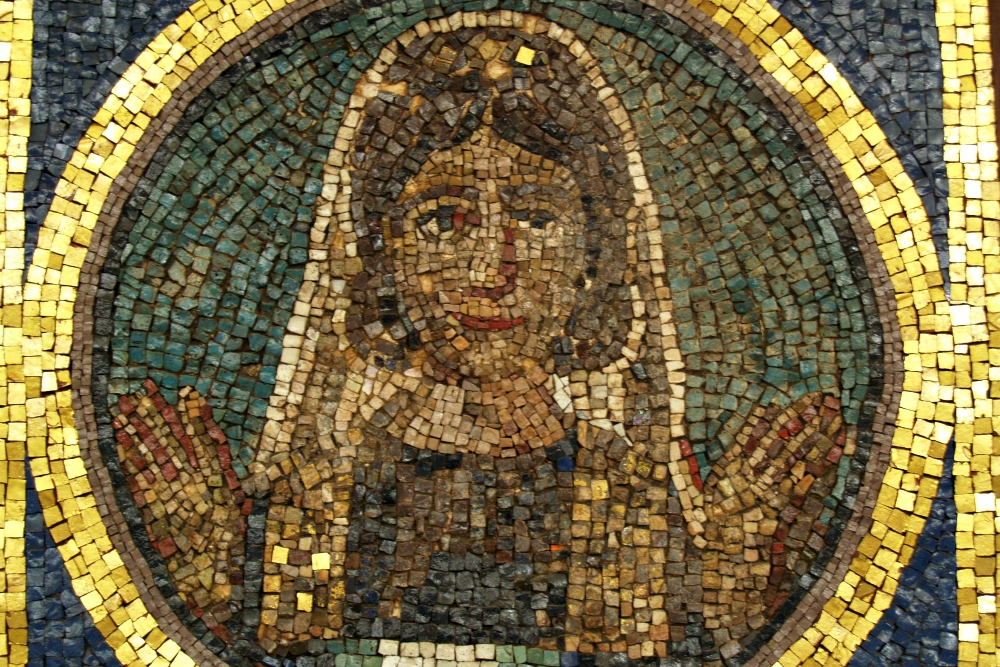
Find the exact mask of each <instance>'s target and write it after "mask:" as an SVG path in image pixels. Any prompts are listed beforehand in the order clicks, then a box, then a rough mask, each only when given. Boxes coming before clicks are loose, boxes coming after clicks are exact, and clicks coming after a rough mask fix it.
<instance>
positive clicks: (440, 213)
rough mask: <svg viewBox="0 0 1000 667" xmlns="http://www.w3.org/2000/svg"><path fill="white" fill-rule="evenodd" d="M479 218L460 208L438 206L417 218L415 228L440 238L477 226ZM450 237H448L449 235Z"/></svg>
mask: <svg viewBox="0 0 1000 667" xmlns="http://www.w3.org/2000/svg"><path fill="white" fill-rule="evenodd" d="M478 224H479V216H478V215H476V214H475V213H470V212H469V211H467V210H466V209H465V208H463V207H461V206H440V207H438V208H437V210H435V211H428V212H427V213H423V214H422V215H420V216H419V217H418V218H417V227H419V228H420V229H421V230H422V231H423V232H424V233H427V234H433V235H434V236H441V235H444V234H447V233H448V232H452V231H455V232H460V231H462V230H463V229H464V228H465V226H466V225H478ZM449 236H450V235H449Z"/></svg>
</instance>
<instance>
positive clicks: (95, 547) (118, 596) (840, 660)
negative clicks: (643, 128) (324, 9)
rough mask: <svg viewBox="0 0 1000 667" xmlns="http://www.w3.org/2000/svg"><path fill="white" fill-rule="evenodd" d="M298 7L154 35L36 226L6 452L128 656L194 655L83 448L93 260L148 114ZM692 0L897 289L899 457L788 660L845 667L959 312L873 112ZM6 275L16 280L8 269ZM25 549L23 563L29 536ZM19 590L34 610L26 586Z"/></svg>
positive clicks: (940, 405) (877, 602) (726, 13)
mask: <svg viewBox="0 0 1000 667" xmlns="http://www.w3.org/2000/svg"><path fill="white" fill-rule="evenodd" d="M285 4H286V3H285V0H271V1H270V2H268V1H263V0H262V1H261V2H253V1H252V0H236V1H234V2H223V1H221V0H211V1H206V0H199V1H198V2H196V3H195V4H194V5H192V6H191V7H190V8H189V9H188V10H187V11H186V12H185V13H184V14H182V15H181V17H180V18H178V19H177V21H175V22H174V23H173V24H172V25H171V26H169V27H168V28H166V29H165V30H164V31H163V32H162V33H161V34H160V35H158V36H157V37H156V38H155V39H154V40H153V42H152V43H151V44H150V46H149V47H148V48H147V49H146V50H145V51H144V52H143V53H142V54H141V55H140V56H139V58H138V59H137V60H136V62H135V64H133V65H132V66H131V67H129V69H128V70H127V71H126V72H125V74H124V75H123V77H122V78H121V80H120V81H119V83H118V84H117V85H116V86H115V88H114V90H113V91H112V94H111V95H110V96H109V98H108V100H107V102H105V104H104V106H103V107H102V108H101V110H100V111H99V112H98V114H97V116H96V117H95V119H94V123H93V124H92V125H91V127H90V129H89V130H88V131H87V133H86V135H85V137H84V138H83V139H82V140H81V142H80V145H79V146H78V148H77V150H76V151H75V152H74V154H73V156H72V158H71V160H70V162H69V164H68V165H67V167H66V170H65V172H64V175H63V178H62V180H61V181H60V182H59V184H58V186H57V188H56V197H55V199H54V201H53V203H52V207H51V210H50V213H49V215H48V217H47V218H46V220H45V224H44V227H43V228H42V230H41V232H40V234H39V240H38V249H37V251H36V252H35V256H34V259H33V261H32V264H31V266H30V268H29V270H28V278H27V283H26V284H25V287H24V294H23V305H22V304H21V303H20V297H21V295H20V293H19V292H18V293H17V299H16V301H17V302H18V303H14V302H13V301H15V299H14V298H13V296H12V297H11V303H10V310H9V312H10V313H11V321H12V322H15V323H16V324H21V325H22V326H23V334H24V340H23V343H20V345H13V348H12V349H11V350H10V351H8V352H7V359H6V362H7V366H6V375H5V376H4V380H5V381H6V378H10V380H9V383H8V385H7V386H8V390H7V392H8V395H7V399H8V400H7V404H8V405H9V406H10V407H9V408H7V410H8V419H7V422H8V426H7V428H8V433H7V434H6V436H7V437H6V438H5V439H4V442H5V443H6V444H7V448H8V449H7V451H8V452H10V451H15V450H16V451H20V452H21V453H22V454H23V453H24V449H25V447H26V448H27V454H28V455H29V456H30V457H31V467H32V472H33V473H34V475H35V479H36V484H37V487H38V490H39V498H40V501H41V504H42V507H43V510H44V515H45V519H46V523H47V524H48V525H49V527H50V529H51V530H52V533H53V537H54V538H55V539H56V542H57V543H58V544H59V548H60V551H61V552H62V554H63V557H64V559H65V560H66V564H67V568H68V570H69V573H70V575H71V577H72V580H73V586H74V589H75V590H76V592H77V593H78V594H79V595H80V597H81V600H82V601H83V604H84V606H85V607H87V609H88V610H89V611H90V613H91V615H92V616H93V618H94V621H95V623H96V624H97V627H98V628H99V629H100V630H101V632H102V633H103V634H104V635H105V636H106V637H107V638H108V642H109V643H110V645H111V646H112V648H113V649H114V650H115V652H116V654H117V656H118V658H119V659H120V660H121V661H122V662H123V664H126V665H130V664H135V665H138V664H156V665H164V666H165V665H168V664H172V665H176V666H177V667H188V666H189V665H193V664H194V661H193V660H192V659H191V658H190V656H188V655H187V654H185V653H184V652H183V651H182V650H181V649H180V647H179V646H178V645H177V644H176V643H175V642H174V641H173V640H171V639H169V638H167V637H166V635H165V634H164V633H163V632H162V631H161V630H160V629H159V628H158V626H157V623H156V621H155V619H154V618H153V617H152V615H151V614H150V613H149V611H148V610H147V608H146V607H145V605H144V604H143V601H142V600H141V598H140V597H139V595H138V591H137V590H136V588H135V586H134V584H133V583H132V581H131V579H130V577H129V574H128V572H127V571H126V569H125V567H124V564H123V563H122V560H121V558H120V556H119V554H118V553H116V551H115V550H114V548H113V546H112V545H111V542H110V539H109V538H108V534H107V531H106V528H105V527H104V524H103V523H102V521H101V517H100V515H99V513H98V511H97V509H96V507H95V500H94V497H93V495H92V493H91V488H90V486H89V482H88V479H87V475H86V470H85V469H84V466H83V461H82V459H81V458H80V455H79V447H78V442H77V434H76V430H75V428H74V419H73V410H72V405H71V390H70V375H69V351H70V347H71V338H72V330H73V327H72V317H73V306H74V301H75V298H76V288H77V285H78V282H79V272H80V267H81V266H82V265H83V262H84V259H85V256H86V253H87V249H88V246H89V243H90V237H91V231H92V230H93V228H94V226H95V225H96V222H97V219H98V215H99V214H100V212H101V209H102V207H103V205H104V203H105V201H106V198H107V196H108V192H109V190H110V188H111V186H112V183H113V181H114V179H115V178H116V177H117V176H118V175H119V173H120V172H121V171H122V169H123V168H124V166H125V164H126V162H127V161H128V159H129V157H130V156H131V155H132V153H133V151H134V150H135V145H136V144H137V142H138V141H139V139H140V137H141V136H142V135H143V132H144V131H145V130H146V128H147V127H148V125H149V123H150V121H151V119H152V118H154V117H155V116H156V115H157V114H159V112H160V110H161V109H162V108H163V106H164V104H165V103H166V102H167V101H168V100H169V99H170V98H171V96H172V95H173V92H174V91H175V90H176V89H177V87H178V86H179V85H180V83H182V82H183V81H184V80H185V79H186V78H187V77H188V76H190V75H191V74H192V72H194V71H195V70H196V69H197V68H198V66H200V65H201V64H202V63H204V62H205V60H206V59H207V58H208V57H209V56H211V55H212V54H213V53H215V52H217V51H218V50H219V48H221V46H222V45H224V44H225V43H227V42H228V41H230V40H232V39H233V38H235V37H237V36H238V35H240V34H242V33H244V32H245V31H247V30H248V29H249V28H250V27H251V26H253V25H255V24H256V23H257V22H259V21H261V20H262V19H264V18H265V17H267V16H269V15H270V14H272V13H273V12H275V11H278V10H279V9H281V8H282V7H283V6H284V5H285ZM692 4H694V5H695V6H696V7H698V8H700V9H701V10H702V11H704V12H705V13H706V14H707V15H708V16H710V17H711V18H712V19H713V20H714V21H716V22H717V23H719V24H720V25H722V26H724V27H725V28H727V29H728V30H730V31H731V32H732V33H733V34H734V35H736V36H737V37H739V39H740V40H742V41H743V42H744V43H745V44H747V46H748V47H749V48H750V50H751V51H752V52H753V53H754V54H755V55H756V56H757V57H758V58H759V59H760V62H761V64H762V65H763V67H764V69H765V70H767V71H768V72H770V73H771V74H772V75H773V76H774V78H775V79H776V80H777V81H778V82H779V83H780V84H781V85H783V86H784V87H785V89H786V90H787V91H788V92H789V93H791V94H792V95H794V96H795V97H796V98H797V99H798V100H799V101H800V102H801V103H802V105H803V107H804V108H805V109H806V111H807V113H808V114H809V115H810V116H811V118H812V119H813V121H814V122H815V123H816V125H817V127H818V128H819V129H820V130H821V131H822V133H823V135H824V136H825V137H826V141H827V145H828V146H829V148H830V150H831V151H832V152H833V154H834V155H835V156H836V157H837V158H838V159H839V160H840V162H841V164H842V165H843V169H844V171H845V173H846V175H847V176H848V177H849V178H850V179H851V181H852V183H853V184H854V188H855V190H856V191H857V194H858V196H859V198H860V200H861V203H862V206H863V209H864V211H865V214H866V215H867V218H868V220H869V222H870V223H871V226H872V229H873V232H874V237H875V239H876V242H877V243H878V244H879V248H880V251H881V254H882V257H883V259H884V261H885V264H886V266H887V267H888V272H889V275H890V277H891V279H892V282H893V285H894V287H895V291H896V295H895V296H896V304H897V316H898V318H899V323H900V328H901V332H902V337H903V346H904V353H905V362H904V363H905V381H904V388H903V394H902V397H901V401H900V407H899V417H898V420H897V428H896V431H895V436H894V441H893V449H892V463H891V465H890V468H889V470H888V471H887V473H886V476H885V479H884V480H883V484H882V487H881V492H880V494H879V497H878V503H877V506H876V508H875V509H874V511H873V519H874V524H873V527H872V529H871V532H870V534H869V535H867V536H866V537H865V539H864V540H863V541H862V543H861V545H860V546H859V549H858V555H857V557H856V558H855V559H854V561H853V562H852V565H851V570H850V571H849V572H848V574H847V575H846V577H845V579H844V581H843V582H842V583H841V584H840V587H839V589H838V590H837V592H836V595H835V596H834V597H833V598H832V599H831V600H830V601H829V602H828V603H827V605H826V607H825V608H824V610H823V612H822V615H821V616H820V618H819V619H818V621H817V622H816V624H815V625H814V626H813V627H812V628H810V629H808V630H807V631H806V632H805V634H804V636H803V637H802V638H801V639H799V640H798V641H797V642H796V643H795V644H793V645H792V647H791V649H790V650H789V651H787V652H786V654H785V655H784V656H782V658H781V660H780V664H782V665H786V666H788V667H790V666H792V665H800V664H802V665H824V664H839V665H843V664H846V662H847V660H848V659H849V658H850V656H851V654H852V653H853V651H854V649H855V648H856V647H857V646H858V644H859V643H860V642H861V641H862V640H863V639H864V638H865V637H867V635H868V633H869V632H870V631H871V629H872V628H873V627H874V625H875V623H876V622H877V621H878V620H879V618H880V617H881V614H882V612H883V611H884V610H885V609H887V608H888V607H889V604H890V602H891V600H892V596H893V593H894V592H895V589H896V585H897V581H898V577H899V573H900V571H901V570H902V568H903V567H904V566H905V564H906V563H907V562H908V561H909V558H910V555H911V554H912V551H913V546H914V545H915V543H916V539H917V537H918V536H919V534H920V532H921V530H922V528H923V525H924V518H925V517H926V516H927V515H928V513H929V511H930V507H931V503H932V501H933V498H934V497H935V495H936V493H937V478H938V476H939V475H940V474H941V471H942V458H943V456H944V453H945V448H946V445H947V443H948V441H949V440H950V439H951V436H952V434H953V432H954V421H955V404H954V400H953V397H954V387H955V373H954V372H950V373H949V372H945V371H939V370H938V368H939V367H940V368H942V369H949V368H954V366H955V350H954V341H953V339H952V334H951V316H950V311H949V307H948V303H947V301H946V300H945V293H944V290H943V287H942V281H941V276H940V272H939V270H938V264H937V258H936V256H935V252H934V247H933V243H932V241H931V235H930V226H929V222H928V219H927V216H926V213H925V211H924V209H923V206H922V203H921V201H920V198H919V197H918V195H917V193H916V191H915V190H914V187H913V183H912V182H911V180H910V178H909V177H908V176H907V175H906V174H905V172H904V171H903V168H902V165H901V163H900V161H899V159H898V157H897V156H896V154H895V152H894V151H893V150H892V148H891V147H890V146H889V143H888V141H887V139H886V137H885V135H884V134H883V133H882V131H881V130H880V129H879V127H878V125H877V123H876V121H875V118H874V117H873V116H872V114H871V113H870V112H869V111H868V110H867V109H865V108H864V106H863V104H862V103H861V101H860V100H859V99H858V97H857V96H856V95H855V94H854V93H853V91H852V90H851V88H850V86H849V85H848V83H847V82H846V80H845V79H844V78H843V77H842V76H841V75H840V74H839V72H838V71H837V69H836V68H835V67H834V66H833V65H832V64H831V63H830V62H829V61H828V60H827V59H826V58H825V57H824V56H823V55H822V54H821V53H820V52H819V51H817V50H816V49H815V48H814V47H813V46H812V45H811V44H810V43H809V42H808V41H807V40H806V39H805V38H804V37H803V36H802V34H801V33H799V32H798V31H797V30H795V29H794V28H792V27H791V25H790V24H788V22H787V21H785V19H783V18H782V17H781V16H780V14H779V13H778V11H777V10H776V9H774V7H773V6H771V5H770V4H768V3H767V2H766V1H765V0H757V1H755V2H721V0H720V1H719V2H714V1H712V0H705V1H704V2H700V3H699V2H692ZM12 165H13V161H12ZM9 184H10V178H9V177H8V185H9ZM7 205H8V207H10V206H11V197H10V195H8V202H7ZM16 241H17V239H15V238H11V237H8V239H7V242H8V245H7V248H12V249H13V248H15V247H19V248H23V238H22V239H21V241H20V243H18V244H17V245H16V246H15V244H14V243H15V242H16ZM8 252H10V251H9V250H8ZM4 284H5V285H8V284H10V285H13V284H14V283H13V282H9V281H8V280H7V279H6V277H5V283H4ZM6 289H7V288H5V293H4V299H5V301H4V303H5V307H4V317H5V320H4V323H5V324H6V322H7V319H6V318H7V316H8V315H7V314H8V298H7V292H6ZM22 308H23V318H22V317H21V315H22V312H21V309H22ZM15 314H16V317H15ZM19 333H20V332H19ZM6 342H8V341H7V339H5V343H6ZM10 342H11V343H12V344H13V343H14V341H13V340H11V341H10ZM5 349H8V348H7V346H6V345H5ZM21 354H23V359H22V357H21V356H20V355H21ZM12 443H13V445H17V444H19V445H20V450H17V448H16V447H13V448H12ZM9 470H15V467H13V466H11V467H10V468H9ZM8 493H10V490H8ZM22 497H23V482H22ZM8 511H9V510H8ZM21 511H22V512H23V505H22V510H21ZM21 525H22V527H23V519H22V521H21ZM20 553H21V561H22V562H23V544H22V545H21V552H20ZM22 567H23V566H22ZM22 579H23V575H22ZM22 590H23V582H22ZM21 599H22V605H23V594H22V598H21ZM11 636H12V637H13V636H14V635H11ZM23 636H24V635H23V633H22V634H21V635H18V636H17V640H18V641H17V642H16V643H17V644H18V646H21V645H22V644H26V642H22V641H20V640H21V638H22V637H23ZM19 650H20V649H19ZM26 653H27V651H26V647H25V650H23V651H21V652H20V653H19V654H18V659H17V660H15V659H14V652H13V651H11V653H10V658H11V662H13V663H14V664H23V662H24V659H25V658H26ZM0 667H2V666H0Z"/></svg>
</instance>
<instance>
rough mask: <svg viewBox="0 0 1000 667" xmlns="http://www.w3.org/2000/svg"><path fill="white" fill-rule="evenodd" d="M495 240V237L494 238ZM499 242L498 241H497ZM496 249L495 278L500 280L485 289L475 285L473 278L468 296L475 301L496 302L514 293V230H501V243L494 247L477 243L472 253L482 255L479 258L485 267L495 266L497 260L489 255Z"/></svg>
mask: <svg viewBox="0 0 1000 667" xmlns="http://www.w3.org/2000/svg"><path fill="white" fill-rule="evenodd" d="M489 236H490V235H484V236H483V238H484V240H485V239H488V238H489ZM494 238H496V237H494ZM497 240H498V241H499V239H497ZM496 249H499V255H500V257H499V260H500V261H499V266H497V277H502V280H496V279H494V286H493V287H485V286H482V285H481V284H480V285H477V284H476V283H477V282H480V281H477V280H475V277H474V276H473V279H472V280H471V281H470V282H471V283H472V285H473V286H472V292H471V294H470V296H472V297H474V298H477V299H482V298H486V299H490V300H491V301H494V302H498V301H499V300H500V299H501V298H503V296H504V295H505V294H509V293H511V292H513V291H514V287H515V284H514V279H515V278H516V277H517V251H516V250H515V248H514V230H513V229H509V228H508V229H504V230H503V243H502V244H500V243H497V244H496V245H494V244H491V243H488V242H487V243H483V242H480V243H477V244H476V246H475V248H474V250H473V252H476V253H482V254H481V258H482V260H483V261H484V262H485V263H486V265H487V266H495V265H496V264H495V263H494V262H495V260H496V259H497V257H496V255H495V254H494V256H493V257H490V256H489V254H492V253H496Z"/></svg>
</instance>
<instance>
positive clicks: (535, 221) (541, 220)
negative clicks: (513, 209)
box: [531, 211, 555, 229]
mask: <svg viewBox="0 0 1000 667" xmlns="http://www.w3.org/2000/svg"><path fill="white" fill-rule="evenodd" d="M554 217H555V216H553V215H552V214H551V213H549V212H548V211H539V212H538V213H537V214H536V215H535V217H534V218H532V219H531V228H532V229H545V228H546V227H548V224H549V222H550V221H551V220H552V219H553V218H554Z"/></svg>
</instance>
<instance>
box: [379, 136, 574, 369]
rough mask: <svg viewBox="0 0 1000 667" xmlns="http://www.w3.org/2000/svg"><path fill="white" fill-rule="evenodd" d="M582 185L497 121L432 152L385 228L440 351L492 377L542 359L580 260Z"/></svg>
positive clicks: (401, 278)
mask: <svg viewBox="0 0 1000 667" xmlns="http://www.w3.org/2000/svg"><path fill="white" fill-rule="evenodd" d="M580 194H581V193H580V192H579V189H578V187H577V185H576V183H575V181H574V179H573V177H572V175H571V174H570V173H569V172H568V171H567V170H566V169H564V168H561V167H557V166H556V165H555V164H554V163H553V162H551V161H547V160H544V159H542V158H541V157H540V156H538V155H535V154H533V153H529V152H528V151H525V150H523V149H520V148H519V147H517V146H514V145H512V144H508V143H507V142H504V141H503V140H501V139H499V138H498V137H497V136H496V135H494V134H493V133H492V132H490V131H489V130H486V131H483V132H479V133H477V134H476V135H474V136H473V138H472V139H471V140H470V141H469V142H466V143H465V144H462V145H461V146H457V147H455V148H450V149H445V150H442V151H440V152H437V153H434V154H433V155H432V156H431V157H430V159H429V160H428V161H427V163H426V165H425V168H424V169H423V171H422V172H421V173H420V174H418V175H417V176H415V177H414V178H413V179H411V181H410V182H409V184H408V186H407V188H406V190H405V191H404V192H403V194H402V195H401V196H400V198H399V201H398V202H397V206H396V207H395V208H394V209H393V210H392V211H391V212H390V214H389V216H388V221H389V224H387V225H384V227H383V228H384V229H386V230H387V231H388V230H391V239H388V241H389V243H390V252H391V255H392V258H393V261H394V271H395V277H396V283H397V286H398V289H399V291H400V294H401V297H402V300H403V303H404V306H405V308H406V311H407V314H408V316H409V318H410V320H411V321H412V322H413V324H414V326H415V328H416V329H417V331H418V332H419V334H420V338H421V341H422V343H423V344H424V348H425V350H426V351H427V352H428V353H429V355H430V356H431V358H432V359H433V360H434V362H432V363H436V364H437V365H439V366H442V367H444V369H447V371H449V372H450V373H451V374H455V373H457V374H458V375H459V376H462V377H476V378H480V379H483V380H486V381H498V380H501V379H506V378H509V377H510V376H511V375H513V374H526V373H528V372H529V371H530V370H531V369H532V368H534V367H535V366H536V365H544V363H545V361H546V359H547V358H548V355H549V353H550V350H551V346H552V338H553V336H556V335H559V334H560V332H561V330H562V326H563V324H564V323H565V320H566V317H567V315H568V314H569V311H570V309H571V305H572V297H573V295H574V293H575V288H574V287H573V285H574V284H575V283H576V281H577V278H578V277H579V276H580V275H581V272H582V270H583V253H584V243H583V240H584V239H583V233H584V223H585V215H584V213H583V211H582V207H581V204H580ZM400 232H401V238H397V234H399V233H400Z"/></svg>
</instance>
